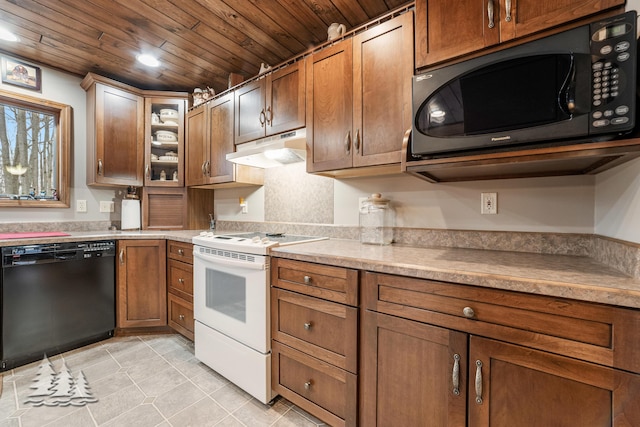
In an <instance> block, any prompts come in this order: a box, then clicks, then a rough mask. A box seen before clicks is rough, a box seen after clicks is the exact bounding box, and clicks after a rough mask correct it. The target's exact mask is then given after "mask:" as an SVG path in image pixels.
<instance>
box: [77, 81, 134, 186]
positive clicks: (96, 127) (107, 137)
mask: <svg viewBox="0 0 640 427" xmlns="http://www.w3.org/2000/svg"><path fill="white" fill-rule="evenodd" d="M81 86H82V88H83V89H84V90H85V91H86V92H87V185H96V186H121V185H123V186H124V185H133V186H141V185H142V184H143V173H142V171H143V162H144V143H143V140H144V98H143V97H142V96H141V95H140V94H139V93H137V92H136V91H135V90H134V88H130V89H131V90H128V89H129V87H128V86H126V85H123V84H121V83H119V82H115V81H111V80H109V79H106V78H103V77H100V76H97V75H95V74H92V73H89V74H87V76H86V77H85V78H84V80H83V81H82V83H81Z"/></svg>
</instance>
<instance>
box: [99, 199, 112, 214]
mask: <svg viewBox="0 0 640 427" xmlns="http://www.w3.org/2000/svg"><path fill="white" fill-rule="evenodd" d="M113 210H114V206H113V202H112V201H111V200H101V201H100V212H113Z"/></svg>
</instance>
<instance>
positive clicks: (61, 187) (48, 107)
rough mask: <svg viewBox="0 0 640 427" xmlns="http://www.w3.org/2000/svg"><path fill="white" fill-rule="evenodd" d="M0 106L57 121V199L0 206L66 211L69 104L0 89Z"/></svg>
mask: <svg viewBox="0 0 640 427" xmlns="http://www.w3.org/2000/svg"><path fill="white" fill-rule="evenodd" d="M0 103H2V104H5V105H12V106H15V107H20V108H24V109H28V110H35V111H42V112H44V113H48V114H51V115H53V116H55V117H56V118H57V123H56V149H57V153H58V158H57V164H58V167H57V170H56V177H57V182H58V188H56V190H57V192H58V200H4V199H0V207H2V208H4V207H14V208H69V207H70V204H69V200H70V194H69V193H70V190H71V188H70V179H71V144H72V131H71V127H72V125H73V122H72V108H71V106H70V105H66V104H61V103H59V102H55V101H50V100H47V99H42V98H36V97H32V96H28V95H22V94H19V93H15V92H8V91H4V90H0Z"/></svg>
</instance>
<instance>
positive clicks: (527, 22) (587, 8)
mask: <svg viewBox="0 0 640 427" xmlns="http://www.w3.org/2000/svg"><path fill="white" fill-rule="evenodd" d="M500 2H501V7H502V8H503V10H504V12H503V13H502V15H501V17H502V20H501V22H500V33H501V41H507V40H510V39H514V38H517V37H523V36H526V35H529V34H533V33H536V32H538V31H542V30H545V29H547V28H551V27H555V26H556V25H562V24H564V23H566V22H571V21H574V20H576V19H578V18H582V17H586V16H589V15H592V14H594V13H598V12H600V11H602V10H606V9H610V8H612V7H615V6H622V5H624V0H587V1H585V0H539V1H532V0H511V1H509V0H500Z"/></svg>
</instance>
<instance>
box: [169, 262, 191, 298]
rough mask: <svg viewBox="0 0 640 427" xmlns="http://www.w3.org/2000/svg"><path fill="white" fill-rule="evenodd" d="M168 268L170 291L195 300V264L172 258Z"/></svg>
mask: <svg viewBox="0 0 640 427" xmlns="http://www.w3.org/2000/svg"><path fill="white" fill-rule="evenodd" d="M167 268H168V269H167V285H168V287H169V292H170V293H173V294H176V295H177V296H179V297H180V298H183V299H185V300H187V301H191V302H193V266H192V265H191V264H186V263H184V262H179V261H176V260H173V259H170V260H169V262H168V263H167Z"/></svg>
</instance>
